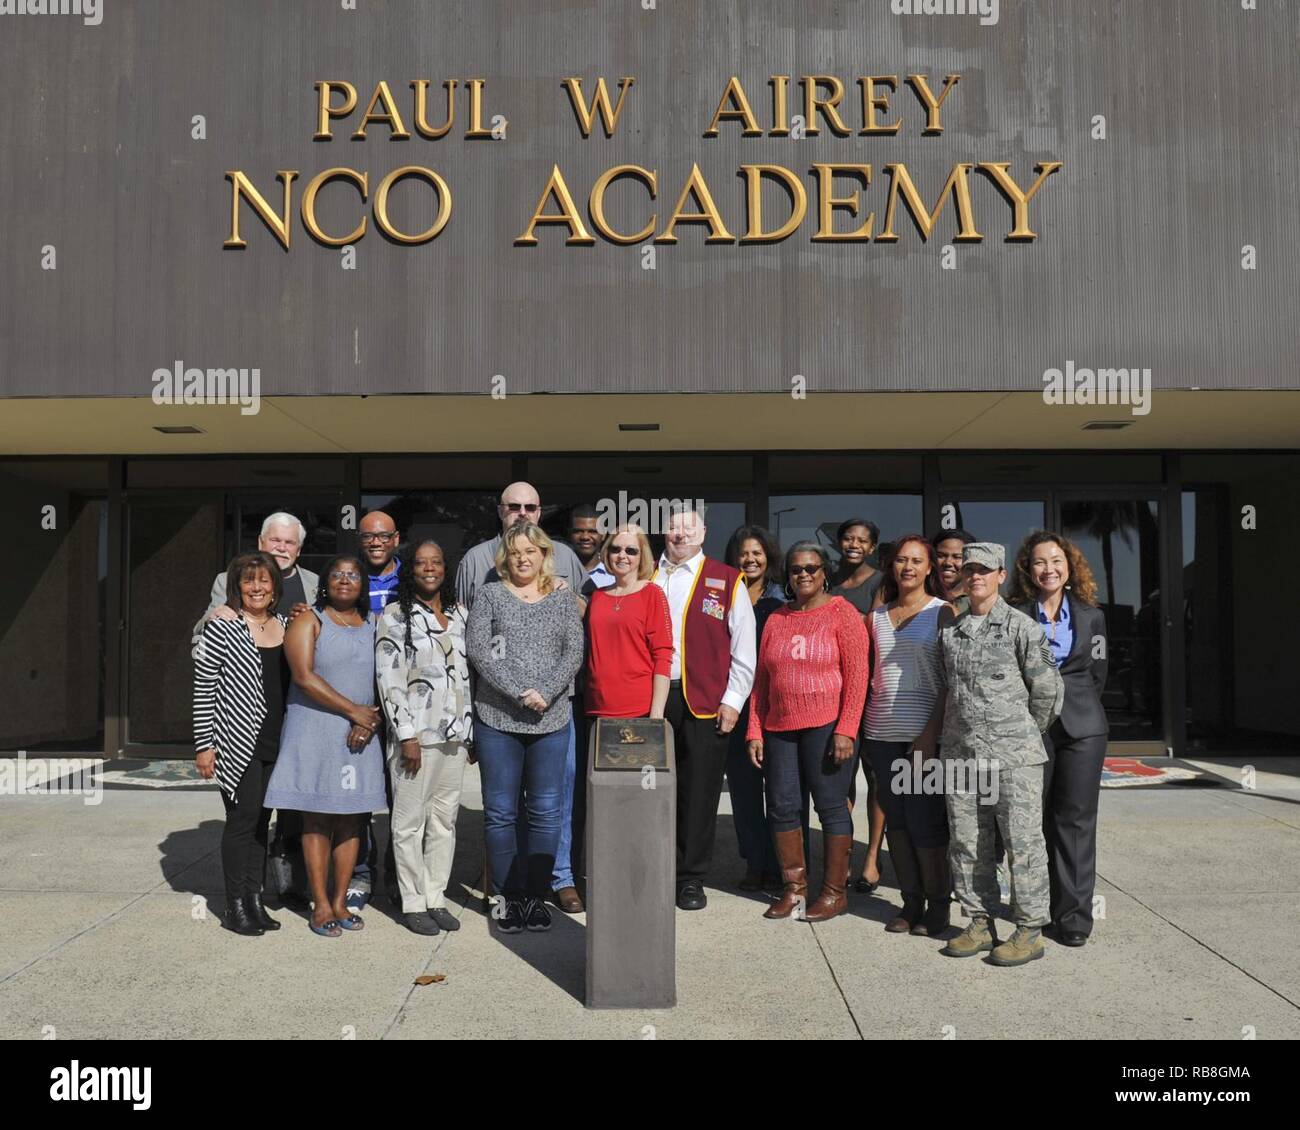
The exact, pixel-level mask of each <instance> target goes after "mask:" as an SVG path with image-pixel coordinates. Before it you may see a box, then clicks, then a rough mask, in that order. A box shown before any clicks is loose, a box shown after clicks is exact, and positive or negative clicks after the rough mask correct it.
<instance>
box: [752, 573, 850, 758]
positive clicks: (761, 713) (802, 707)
mask: <svg viewBox="0 0 1300 1130" xmlns="http://www.w3.org/2000/svg"><path fill="white" fill-rule="evenodd" d="M870 671H871V639H870V637H869V636H868V635H867V629H866V627H865V625H864V624H863V623H862V616H861V615H860V614H859V612H858V610H857V609H856V608H854V607H853V606H852V605H851V604H850V603H849V602H848V601H847V600H845V599H844V598H843V597H840V596H833V597H831V599H830V600H828V601H827V602H826V603H825V604H823V605H822V606H821V607H820V608H815V609H813V610H812V611H811V612H796V611H794V610H793V609H792V608H790V607H789V605H785V606H783V607H781V608H778V609H777V610H776V611H775V612H773V613H772V614H771V615H770V616H769V617H768V618H767V624H766V625H765V626H764V628H763V642H762V646H761V648H760V649H759V655H758V670H757V671H756V672H755V675H754V693H753V694H752V695H751V696H750V699H749V730H748V734H747V737H748V738H750V739H753V738H761V737H762V736H763V731H764V730H772V731H775V732H778V733H779V732H782V731H786V730H808V729H815V728H816V727H818V726H824V725H825V724H826V723H827V722H832V721H834V722H836V726H835V732H836V733H837V734H844V735H846V736H847V737H850V738H853V737H856V736H857V733H858V725H859V723H861V721H862V707H863V705H864V704H865V703H866V701H867V681H868V676H869V673H870Z"/></svg>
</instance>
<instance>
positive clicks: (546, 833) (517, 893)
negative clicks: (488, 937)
mask: <svg viewBox="0 0 1300 1130" xmlns="http://www.w3.org/2000/svg"><path fill="white" fill-rule="evenodd" d="M571 733H572V726H565V727H564V728H562V729H559V730H555V731H553V732H552V733H549V734H515V733H510V732H508V731H505V730H497V729H495V728H494V727H492V726H489V725H488V724H487V723H486V722H484V721H483V720H482V719H475V723H474V744H475V746H477V748H478V761H479V773H480V776H481V778H482V782H483V831H484V838H485V839H486V841H487V855H488V866H489V868H490V870H491V872H492V886H493V888H494V891H495V893H497V894H501V895H504V896H505V897H506V898H508V899H520V898H523V897H524V896H525V895H531V896H534V897H536V898H545V897H546V895H547V894H548V893H549V892H550V889H551V870H552V868H553V867H554V866H555V856H556V850H557V847H558V845H559V841H560V810H561V806H562V804H563V794H564V762H565V756H566V754H567V752H568V749H569V742H570V740H571ZM521 785H522V791H523V795H524V808H525V811H526V812H527V820H528V850H527V854H526V856H522V858H521V855H522V853H521V852H520V850H519V839H518V835H517V833H516V830H515V824H516V821H517V819H518V817H519V797H520V791H521V790H520V786H521Z"/></svg>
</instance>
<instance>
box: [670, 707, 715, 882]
mask: <svg viewBox="0 0 1300 1130" xmlns="http://www.w3.org/2000/svg"><path fill="white" fill-rule="evenodd" d="M664 717H665V718H666V719H667V721H668V725H670V726H671V727H672V728H673V751H674V754H675V756H676V759H677V882H678V883H684V882H686V881H687V880H688V879H696V880H702V879H703V878H704V876H705V875H706V874H707V873H708V870H709V861H710V860H711V859H712V858H713V837H714V833H715V832H716V831H717V826H718V801H719V800H720V799H721V797H722V777H723V774H724V772H725V771H726V766H727V746H728V744H729V743H730V741H731V735H730V734H719V733H718V728H717V719H715V718H696V717H695V716H694V715H693V714H692V713H691V712H690V711H689V710H688V709H687V707H686V699H685V698H684V697H683V695H682V688H681V684H680V683H673V684H672V685H671V686H670V687H669V689H668V705H667V707H666V709H665V710H664Z"/></svg>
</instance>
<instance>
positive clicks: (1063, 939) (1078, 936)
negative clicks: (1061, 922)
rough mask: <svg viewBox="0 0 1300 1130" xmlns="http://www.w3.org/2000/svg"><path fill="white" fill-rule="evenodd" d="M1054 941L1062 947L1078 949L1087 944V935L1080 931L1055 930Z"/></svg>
mask: <svg viewBox="0 0 1300 1130" xmlns="http://www.w3.org/2000/svg"><path fill="white" fill-rule="evenodd" d="M1055 936H1056V940H1057V941H1058V942H1060V943H1061V945H1063V946H1073V947H1074V948H1076V949H1077V948H1078V947H1079V946H1084V945H1087V944H1088V935H1087V934H1085V933H1084V932H1083V931H1082V930H1056V931H1055Z"/></svg>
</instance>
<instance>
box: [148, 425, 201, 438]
mask: <svg viewBox="0 0 1300 1130" xmlns="http://www.w3.org/2000/svg"><path fill="white" fill-rule="evenodd" d="M153 430H154V431H156V432H162V434H163V435H165V436H198V435H202V434H203V429H202V428H196V427H195V426H194V425H193V424H174V425H167V426H164V425H161V424H155V425H154V427H153Z"/></svg>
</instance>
